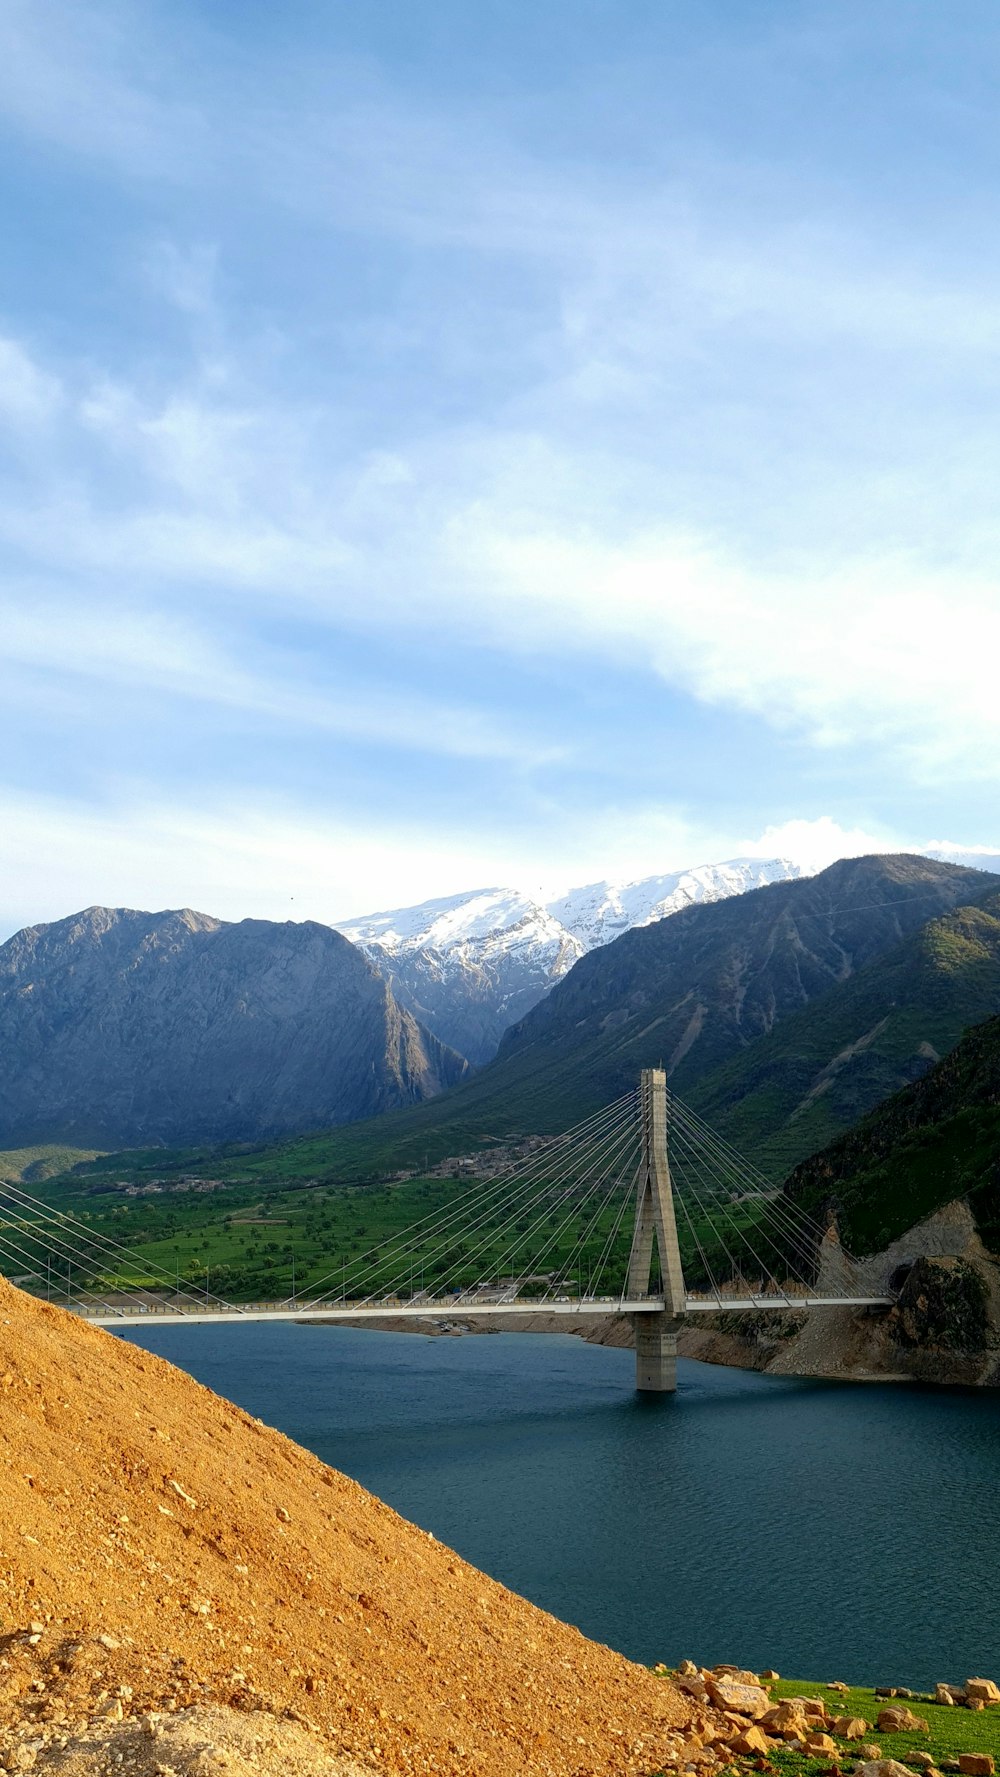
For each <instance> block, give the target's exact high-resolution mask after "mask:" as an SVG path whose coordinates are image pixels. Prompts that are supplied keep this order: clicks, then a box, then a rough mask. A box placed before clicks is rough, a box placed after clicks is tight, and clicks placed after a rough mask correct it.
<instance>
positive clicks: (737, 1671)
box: [712, 1666, 760, 1689]
mask: <svg viewBox="0 0 1000 1777" xmlns="http://www.w3.org/2000/svg"><path fill="white" fill-rule="evenodd" d="M712 1677H713V1678H728V1679H731V1680H732V1682H733V1684H749V1685H753V1686H755V1687H756V1688H758V1689H759V1688H760V1679H759V1677H758V1676H757V1673H756V1672H746V1671H745V1670H744V1669H743V1667H742V1666H713V1667H712Z"/></svg>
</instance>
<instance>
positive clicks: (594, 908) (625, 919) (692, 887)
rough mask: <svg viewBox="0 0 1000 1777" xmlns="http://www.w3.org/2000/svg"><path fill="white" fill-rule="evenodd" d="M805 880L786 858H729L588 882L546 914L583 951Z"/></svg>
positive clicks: (549, 909) (558, 902)
mask: <svg viewBox="0 0 1000 1777" xmlns="http://www.w3.org/2000/svg"><path fill="white" fill-rule="evenodd" d="M806 875H808V871H805V870H803V869H801V867H800V866H799V865H798V864H793V863H792V860H791V859H790V858H767V859H760V858H730V859H729V860H728V861H727V862H726V863H724V864H698V865H696V866H695V868H694V869H693V870H676V871H674V872H673V873H672V874H671V875H669V876H646V877H643V879H642V881H641V882H626V883H619V882H592V883H589V884H588V885H587V887H586V888H578V889H570V891H569V894H568V895H563V896H562V898H561V899H560V900H558V901H551V902H550V903H549V906H548V911H549V913H551V914H554V915H555V917H556V919H558V920H559V921H560V923H561V924H562V925H563V926H565V928H566V930H567V931H568V932H571V933H572V934H573V936H574V937H575V938H579V940H580V942H581V944H582V945H583V946H584V948H585V949H587V950H593V949H595V948H596V946H597V945H598V944H610V943H611V941H612V939H613V938H620V937H621V934H622V932H627V931H630V930H631V928H632V927H633V926H648V925H652V923H653V921H654V920H655V919H666V917H667V915H668V914H670V913H679V912H680V911H681V908H682V907H690V906H691V905H692V903H693V902H695V901H723V900H725V899H726V897H727V896H729V895H744V894H746V893H747V891H748V890H749V889H755V888H763V887H764V886H765V884H766V883H769V882H788V881H789V880H790V879H792V878H793V877H799V876H806Z"/></svg>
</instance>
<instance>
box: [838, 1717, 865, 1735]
mask: <svg viewBox="0 0 1000 1777" xmlns="http://www.w3.org/2000/svg"><path fill="white" fill-rule="evenodd" d="M867 1732H868V1723H867V1722H866V1721H865V1720H864V1718H863V1717H862V1716H860V1715H838V1716H836V1717H835V1718H834V1721H833V1726H832V1728H831V1733H834V1734H836V1735H837V1738H838V1739H839V1740H863V1739H864V1737H865V1735H866V1734H867Z"/></svg>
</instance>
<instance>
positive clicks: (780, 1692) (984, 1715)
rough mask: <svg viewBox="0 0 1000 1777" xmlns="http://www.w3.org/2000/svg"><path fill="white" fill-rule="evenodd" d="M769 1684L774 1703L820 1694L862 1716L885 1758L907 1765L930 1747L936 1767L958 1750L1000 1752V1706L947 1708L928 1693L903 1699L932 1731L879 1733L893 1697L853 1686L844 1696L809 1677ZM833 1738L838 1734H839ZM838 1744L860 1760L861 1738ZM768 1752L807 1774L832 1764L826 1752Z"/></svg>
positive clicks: (840, 1711)
mask: <svg viewBox="0 0 1000 1777" xmlns="http://www.w3.org/2000/svg"><path fill="white" fill-rule="evenodd" d="M834 1676H835V1675H834ZM941 1676H942V1678H945V1679H947V1680H948V1682H949V1683H959V1684H961V1683H962V1682H963V1680H964V1678H965V1677H968V1676H969V1674H963V1675H962V1677H961V1678H956V1677H955V1676H954V1674H948V1673H945V1672H943V1673H942V1675H941ZM769 1688H770V1691H771V1695H772V1697H773V1698H774V1699H775V1701H776V1702H778V1701H780V1699H781V1698H782V1697H821V1698H822V1700H823V1702H824V1703H825V1704H826V1706H827V1708H828V1709H829V1710H830V1712H831V1713H832V1714H833V1713H835V1714H837V1715H851V1716H860V1717H861V1719H862V1720H863V1721H866V1722H868V1723H869V1724H870V1726H871V1733H870V1734H868V1735H867V1736H866V1738H867V1739H869V1740H871V1741H873V1742H874V1743H875V1744H876V1745H877V1746H880V1747H881V1748H882V1756H883V1758H894V1759H897V1760H898V1761H899V1763H900V1764H904V1765H905V1764H906V1762H907V1755H908V1754H910V1753H914V1752H929V1753H930V1754H931V1755H932V1757H933V1759H934V1762H935V1764H936V1765H937V1766H938V1767H940V1765H941V1762H942V1760H944V1759H951V1758H957V1757H958V1755H959V1753H960V1752H989V1753H993V1754H994V1755H996V1754H998V1753H1000V1707H996V1708H993V1709H983V1710H979V1711H973V1710H971V1709H961V1708H952V1709H949V1708H948V1707H947V1705H946V1704H942V1703H933V1702H931V1701H930V1700H929V1699H927V1698H926V1697H924V1698H922V1699H921V1700H919V1701H917V1700H915V1699H914V1700H911V1701H909V1702H908V1703H906V1702H905V1701H904V1706H905V1707H906V1708H909V1709H911V1710H912V1711H913V1714H914V1715H919V1716H922V1717H923V1719H924V1720H925V1721H926V1722H927V1724H928V1728H929V1732H928V1733H926V1734H924V1733H902V1734H886V1733H880V1732H879V1730H878V1729H877V1728H876V1726H875V1723H876V1721H877V1719H878V1714H879V1711H880V1710H881V1709H891V1708H892V1707H893V1705H894V1703H895V1702H896V1699H895V1698H892V1697H876V1695H875V1692H874V1690H864V1689H859V1688H852V1689H851V1690H849V1691H848V1692H847V1694H846V1696H844V1695H842V1694H841V1693H840V1692H838V1691H830V1690H828V1689H827V1687H826V1684H825V1683H824V1684H811V1683H808V1682H806V1681H805V1680H801V1681H800V1680H798V1679H789V1678H783V1679H781V1680H779V1681H778V1682H777V1683H775V1684H773V1685H771V1686H770V1687H769ZM834 1738H835V1739H836V1735H834ZM837 1745H838V1747H839V1748H840V1749H841V1751H842V1753H843V1755H844V1757H845V1759H850V1760H852V1761H853V1760H856V1759H857V1757H858V1743H857V1741H852V1740H838V1741H837ZM768 1757H769V1758H770V1759H772V1760H773V1762H774V1763H775V1764H778V1765H780V1766H781V1767H782V1768H789V1769H794V1770H795V1771H798V1772H801V1773H803V1774H804V1773H806V1772H809V1773H812V1772H813V1771H817V1772H818V1771H823V1770H829V1768H830V1757H829V1755H828V1754H827V1755H826V1756H820V1757H818V1758H810V1757H803V1755H802V1754H801V1753H795V1752H791V1753H790V1752H788V1751H778V1752H774V1753H770V1754H769V1755H768Z"/></svg>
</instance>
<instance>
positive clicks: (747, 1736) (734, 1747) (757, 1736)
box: [729, 1722, 771, 1758]
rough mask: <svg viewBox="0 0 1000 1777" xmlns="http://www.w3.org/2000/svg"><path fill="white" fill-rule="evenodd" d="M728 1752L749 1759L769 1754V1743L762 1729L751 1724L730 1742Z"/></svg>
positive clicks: (753, 1723)
mask: <svg viewBox="0 0 1000 1777" xmlns="http://www.w3.org/2000/svg"><path fill="white" fill-rule="evenodd" d="M729 1750H730V1752H739V1753H742V1754H743V1756H744V1757H746V1758H749V1757H752V1756H754V1755H759V1754H761V1753H768V1752H770V1750H771V1742H770V1740H769V1739H768V1737H767V1735H766V1734H765V1733H764V1731H763V1729H762V1728H759V1727H758V1726H757V1724H756V1722H751V1723H750V1724H749V1726H748V1727H745V1728H744V1729H743V1731H742V1733H740V1734H737V1736H736V1738H735V1740H730V1742H729Z"/></svg>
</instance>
